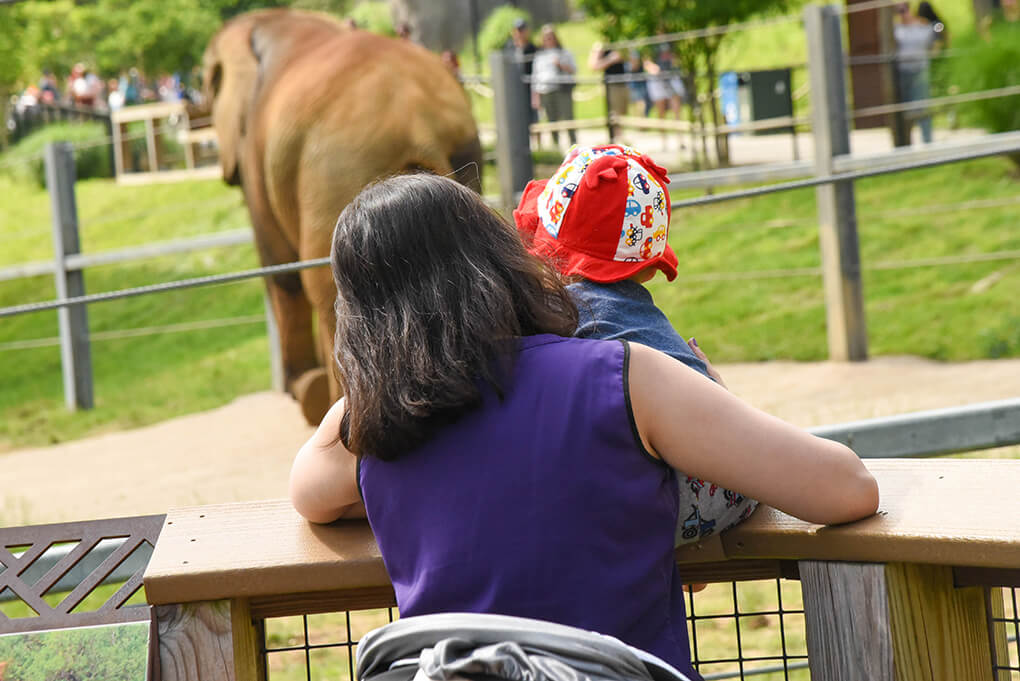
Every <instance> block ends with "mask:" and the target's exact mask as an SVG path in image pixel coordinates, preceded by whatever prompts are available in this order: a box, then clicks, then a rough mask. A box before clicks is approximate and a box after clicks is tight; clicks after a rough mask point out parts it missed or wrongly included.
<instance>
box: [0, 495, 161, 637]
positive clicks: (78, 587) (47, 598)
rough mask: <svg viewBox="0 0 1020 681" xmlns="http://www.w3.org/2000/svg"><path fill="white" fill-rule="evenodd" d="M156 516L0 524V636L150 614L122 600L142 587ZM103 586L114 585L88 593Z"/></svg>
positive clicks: (145, 607)
mask: <svg viewBox="0 0 1020 681" xmlns="http://www.w3.org/2000/svg"><path fill="white" fill-rule="evenodd" d="M163 519H164V516H162V515H155V516H139V517H134V518H112V519H108V520H94V521H86V522H76V523H59V524H54V525H33V526H27V527H7V528H0V634H7V633H13V632H28V631H41V630H44V629H62V628H66V627H83V626H93V625H100V624H113V623H117V622H137V621H142V620H147V619H149V616H150V615H149V606H148V605H147V604H145V603H144V602H142V603H141V604H139V605H126V604H127V603H128V601H129V600H131V598H132V596H134V595H135V593H136V592H137V591H138V590H139V589H140V588H141V586H142V574H143V573H144V571H145V567H146V565H147V563H148V558H149V556H150V555H151V553H152V551H153V547H155V545H156V538H157V537H158V536H159V532H160V528H162V526H163ZM109 584H120V586H119V588H116V589H115V590H114V591H113V592H112V594H110V595H108V596H106V597H105V598H104V597H103V596H102V593H103V592H105V591H106V590H109V588H110V587H109V586H106V587H105V588H104V589H103V590H101V591H100V592H99V593H98V594H97V593H95V592H96V591H97V589H99V587H104V585H109ZM97 596H98V598H99V599H101V602H98V603H97ZM90 597H91V598H90ZM18 601H20V604H19V603H18ZM12 604H14V605H13V607H12ZM21 604H24V606H27V608H25V607H22V606H21ZM15 610H16V611H18V614H17V615H14V616H11V615H10V613H11V612H12V611H15ZM33 613H34V614H33Z"/></svg>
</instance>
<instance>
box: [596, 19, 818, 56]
mask: <svg viewBox="0 0 1020 681" xmlns="http://www.w3.org/2000/svg"><path fill="white" fill-rule="evenodd" d="M800 20H801V17H800V15H799V14H784V15H782V16H778V17H772V18H770V19H755V20H753V21H742V22H736V23H732V24H726V25H725V26H711V27H709V28H698V29H693V30H690V31H680V32H678V33H666V34H663V35H659V36H655V37H654V38H637V39H634V40H621V41H618V42H615V43H607V44H606V45H605V49H608V50H618V49H629V48H632V47H648V46H649V45H661V44H662V43H674V42H679V41H681V40H695V39H697V38H710V37H712V36H717V35H726V34H727V33H734V32H737V31H749V30H751V29H755V28H762V27H764V26H775V25H777V24H791V23H795V22H800Z"/></svg>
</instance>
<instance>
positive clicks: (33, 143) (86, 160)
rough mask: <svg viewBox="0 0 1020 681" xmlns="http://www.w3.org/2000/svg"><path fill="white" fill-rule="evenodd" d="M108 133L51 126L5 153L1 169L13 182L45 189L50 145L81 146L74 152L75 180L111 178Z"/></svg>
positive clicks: (91, 127)
mask: <svg viewBox="0 0 1020 681" xmlns="http://www.w3.org/2000/svg"><path fill="white" fill-rule="evenodd" d="M106 136H107V132H106V128H105V126H103V124H102V123H96V122H87V123H54V124H52V125H47V126H46V127H45V128H42V129H41V130H37V131H36V132H33V133H32V134H30V135H28V136H27V137H25V139H23V140H21V141H20V142H18V143H17V144H15V145H14V146H13V147H11V148H10V150H8V151H7V152H6V153H4V154H3V159H2V161H0V168H2V169H3V170H4V171H6V173H7V174H8V175H10V176H11V177H12V178H14V179H15V180H19V181H22V182H36V183H38V184H39V186H40V187H44V186H46V165H45V161H44V159H43V153H44V152H45V150H46V145H47V144H49V143H50V142H70V143H71V144H74V145H81V148H79V149H77V150H76V151H75V154H74V157H75V161H76V166H77V177H78V179H79V180H85V179H88V178H90V177H111V176H112V175H113V169H112V168H111V167H110V145H109V144H103V143H102V142H103V141H104V140H105V139H106Z"/></svg>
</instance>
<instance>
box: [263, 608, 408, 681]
mask: <svg viewBox="0 0 1020 681" xmlns="http://www.w3.org/2000/svg"><path fill="white" fill-rule="evenodd" d="M396 618H397V609H396V608H379V609H373V610H354V611H348V612H332V613H324V614H319V615H297V616H294V617H277V618H272V619H267V620H266V622H265V639H264V643H263V648H262V653H263V655H265V658H266V660H265V662H266V664H265V669H266V676H267V677H268V678H269V679H272V681H281V680H282V681H299V680H300V679H305V680H306V681H317V680H318V679H353V678H354V673H353V670H354V657H355V653H356V652H357V646H358V642H359V641H360V640H361V638H362V637H363V636H364V635H365V634H366V633H368V632H369V631H372V630H373V629H377V628H378V627H381V626H383V625H384V624H386V623H388V622H392V621H393V620H394V619H396Z"/></svg>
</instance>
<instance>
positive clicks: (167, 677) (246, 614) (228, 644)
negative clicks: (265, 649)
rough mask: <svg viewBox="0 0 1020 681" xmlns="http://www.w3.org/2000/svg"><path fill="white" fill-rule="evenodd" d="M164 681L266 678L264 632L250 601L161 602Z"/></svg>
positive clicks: (158, 612) (251, 680) (159, 622)
mask: <svg viewBox="0 0 1020 681" xmlns="http://www.w3.org/2000/svg"><path fill="white" fill-rule="evenodd" d="M156 621H157V630H158V632H159V634H158V636H159V677H158V678H159V679H160V681H258V680H259V679H265V678H266V674H265V665H264V661H263V659H262V656H261V655H260V654H259V636H258V631H257V628H256V625H255V622H254V621H253V620H252V617H251V608H250V607H249V605H248V601H246V600H244V599H232V600H226V601H209V602H201V603H185V604H181V605H160V606H156Z"/></svg>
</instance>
